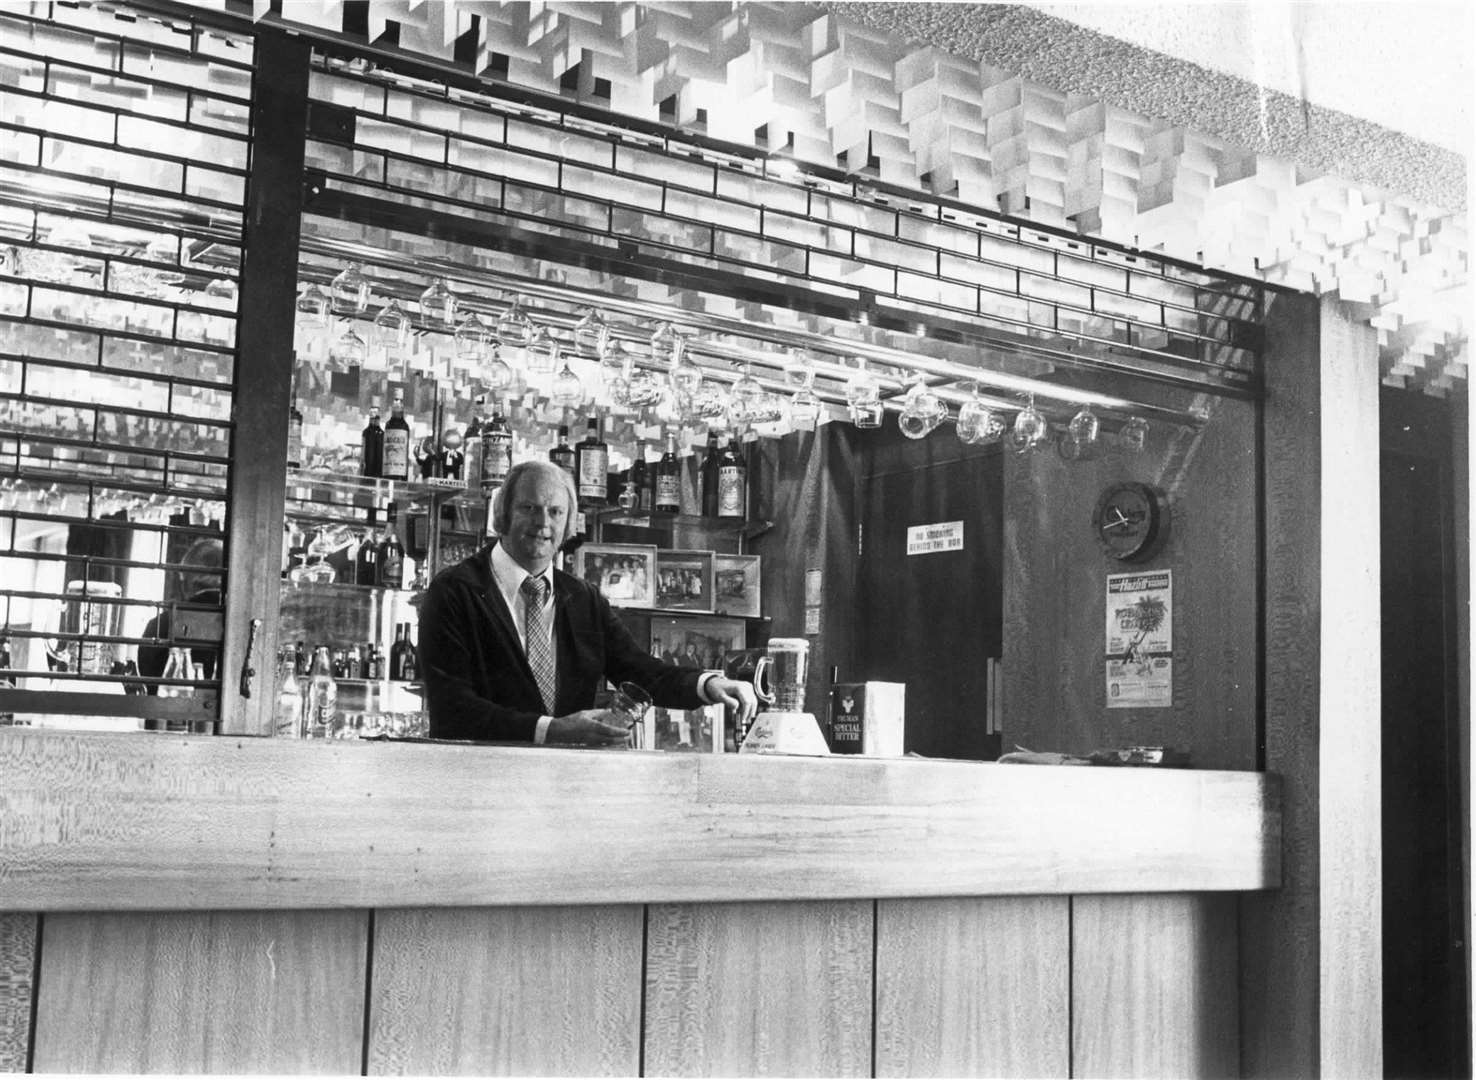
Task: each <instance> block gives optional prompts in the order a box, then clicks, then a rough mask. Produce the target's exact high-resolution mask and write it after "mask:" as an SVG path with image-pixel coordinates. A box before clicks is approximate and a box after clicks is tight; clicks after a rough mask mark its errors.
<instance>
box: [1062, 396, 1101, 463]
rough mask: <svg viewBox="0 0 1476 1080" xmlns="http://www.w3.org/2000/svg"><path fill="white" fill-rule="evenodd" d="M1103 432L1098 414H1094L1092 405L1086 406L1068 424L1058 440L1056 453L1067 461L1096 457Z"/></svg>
mask: <svg viewBox="0 0 1476 1080" xmlns="http://www.w3.org/2000/svg"><path fill="white" fill-rule="evenodd" d="M1101 430H1102V424H1101V421H1100V420H1098V419H1097V414H1096V413H1094V412H1092V407H1091V406H1090V405H1084V406H1082V408H1081V409H1079V410H1078V411H1077V413H1076V415H1075V416H1073V417H1072V418H1071V420H1070V421H1069V422H1068V423H1067V424H1066V430H1065V431H1063V432H1061V435H1060V438H1058V439H1057V440H1056V452H1057V453H1059V454H1060V455H1061V457H1062V458H1063V459H1064V460H1066V461H1083V460H1085V459H1087V458H1090V457H1094V456H1095V454H1096V450H1097V446H1098V437H1099V435H1100V433H1101Z"/></svg>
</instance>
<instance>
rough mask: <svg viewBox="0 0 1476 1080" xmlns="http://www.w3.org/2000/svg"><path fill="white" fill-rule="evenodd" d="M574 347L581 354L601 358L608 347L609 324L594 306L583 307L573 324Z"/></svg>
mask: <svg viewBox="0 0 1476 1080" xmlns="http://www.w3.org/2000/svg"><path fill="white" fill-rule="evenodd" d="M573 333H574V349H575V351H576V352H578V353H579V354H580V355H582V356H592V357H595V358H596V359H599V360H603V359H604V357H605V351H606V350H607V349H608V348H609V347H610V324H609V323H607V322H605V317H604V316H603V315H601V314H600V313H599V312H598V311H596V310H595V309H594V308H592V307H591V308H585V309H584V314H582V315H581V316H580V317H579V321H578V322H576V323H575V324H574V331H573Z"/></svg>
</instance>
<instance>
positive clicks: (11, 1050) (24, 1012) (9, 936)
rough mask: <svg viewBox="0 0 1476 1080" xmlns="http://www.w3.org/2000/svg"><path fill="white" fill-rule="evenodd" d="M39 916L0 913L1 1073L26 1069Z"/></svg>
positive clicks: (23, 913) (20, 913)
mask: <svg viewBox="0 0 1476 1080" xmlns="http://www.w3.org/2000/svg"><path fill="white" fill-rule="evenodd" d="M37 922H38V916H35V915H31V914H27V913H25V912H13V913H11V914H0V1073H7V1072H17V1073H19V1072H26V1071H28V1070H27V1067H26V1065H27V1063H26V1055H27V1050H28V1047H29V1043H30V1037H31V994H32V992H33V991H34V990H35V976H36V928H37Z"/></svg>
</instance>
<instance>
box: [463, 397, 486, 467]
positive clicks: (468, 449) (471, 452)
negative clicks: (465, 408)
mask: <svg viewBox="0 0 1476 1080" xmlns="http://www.w3.org/2000/svg"><path fill="white" fill-rule="evenodd" d="M486 406H487V397H486V395H485V394H478V395H477V398H476V403H475V405H474V407H473V409H472V418H471V423H469V424H467V425H466V431H465V432H464V433H463V434H462V436H461V453H462V460H461V471H462V476H463V478H464V479H465V481H466V486H467V487H468V488H472V489H473V490H475V489H479V488H480V487H481V486H482V411H483V410H484V409H485V408H486Z"/></svg>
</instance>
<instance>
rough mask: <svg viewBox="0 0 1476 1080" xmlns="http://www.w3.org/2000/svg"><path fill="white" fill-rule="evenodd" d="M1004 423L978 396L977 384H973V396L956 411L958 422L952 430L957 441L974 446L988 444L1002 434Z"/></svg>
mask: <svg viewBox="0 0 1476 1080" xmlns="http://www.w3.org/2000/svg"><path fill="white" fill-rule="evenodd" d="M1004 429H1005V423H1004V421H1003V420H1001V419H1000V417H999V414H998V413H996V412H995V411H994V410H993V409H991V408H990V407H989V406H988V404H986V403H985V401H984V399H983V398H982V397H980V396H979V384H978V383H974V384H973V394H972V396H971V397H970V398H969V400H968V401H965V402H964V403H963V404H962V405H960V406H959V409H958V422H957V424H956V426H955V428H954V430H955V431H956V432H957V434H958V438H959V441H960V442H962V443H964V444H966V445H968V446H976V445H978V444H979V443H986V442H989V441H990V440H991V439H997V438H999V437H1000V436H1001V435H1003V434H1004Z"/></svg>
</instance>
